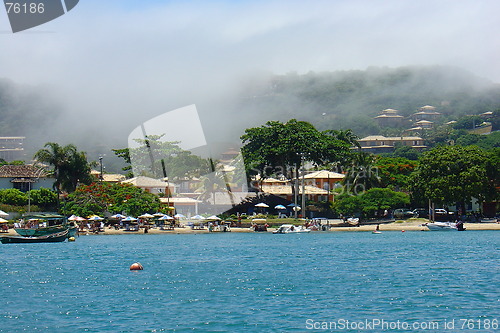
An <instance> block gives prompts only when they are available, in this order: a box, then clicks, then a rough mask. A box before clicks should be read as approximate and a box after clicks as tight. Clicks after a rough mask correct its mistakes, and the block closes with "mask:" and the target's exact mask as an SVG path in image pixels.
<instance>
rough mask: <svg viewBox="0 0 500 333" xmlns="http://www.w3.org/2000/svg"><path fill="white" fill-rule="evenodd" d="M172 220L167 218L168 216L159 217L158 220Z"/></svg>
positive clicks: (170, 217)
mask: <svg viewBox="0 0 500 333" xmlns="http://www.w3.org/2000/svg"><path fill="white" fill-rule="evenodd" d="M173 219H174V218H173V217H172V216H169V215H163V216H162V217H160V218H159V219H158V220H173Z"/></svg>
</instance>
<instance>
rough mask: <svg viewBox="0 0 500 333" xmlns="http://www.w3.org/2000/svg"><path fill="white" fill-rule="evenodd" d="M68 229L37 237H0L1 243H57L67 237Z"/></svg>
mask: <svg viewBox="0 0 500 333" xmlns="http://www.w3.org/2000/svg"><path fill="white" fill-rule="evenodd" d="M68 234H69V230H68V229H66V230H64V231H61V232H56V233H54V234H49V235H45V236H39V237H23V236H3V237H1V238H0V241H1V242H2V244H11V243H57V242H64V241H65V240H66V238H68Z"/></svg>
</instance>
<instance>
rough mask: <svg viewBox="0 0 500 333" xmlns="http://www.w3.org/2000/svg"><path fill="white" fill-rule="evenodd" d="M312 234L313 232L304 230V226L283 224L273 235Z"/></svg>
mask: <svg viewBox="0 0 500 333" xmlns="http://www.w3.org/2000/svg"><path fill="white" fill-rule="evenodd" d="M305 232H311V230H309V229H306V228H304V227H303V226H301V225H299V226H295V225H293V224H283V225H282V226H281V227H279V228H278V230H276V231H273V234H295V233H305Z"/></svg>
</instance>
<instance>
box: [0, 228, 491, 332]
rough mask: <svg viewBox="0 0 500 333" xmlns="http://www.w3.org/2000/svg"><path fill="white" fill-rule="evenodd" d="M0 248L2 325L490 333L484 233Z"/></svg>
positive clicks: (136, 238) (144, 239)
mask: <svg viewBox="0 0 500 333" xmlns="http://www.w3.org/2000/svg"><path fill="white" fill-rule="evenodd" d="M0 253H1V258H2V266H1V269H0V281H1V286H2V287H1V288H2V289H1V296H2V297H1V301H0V313H1V314H2V315H1V317H2V320H1V321H0V331H2V332H19V331H28V332H32V331H46V332H83V331H89V332H160V331H178V332H187V331H199V332H289V331H290V332H310V331H318V332H319V331H333V332H364V331H371V332H382V331H388V332H457V331H464V332H498V331H500V329H498V326H495V323H496V325H498V321H496V320H500V272H499V268H500V260H499V259H500V233H499V232H495V231H466V232H406V233H402V232H384V233H382V234H379V235H373V234H371V233H364V232H352V233H347V232H346V233H310V234H301V235H298V234H296V235H273V234H269V233H266V234H261V233H249V234H246V233H245V234H242V233H225V234H215V233H214V234H203V235H201V234H198V235H119V236H84V237H80V238H78V239H77V241H76V242H74V243H67V242H65V243H55V244H4V245H0ZM136 261H138V262H140V263H141V264H142V265H143V266H144V270H143V271H130V270H129V267H130V265H131V264H132V263H134V262H136ZM462 319H463V320H462ZM465 319H467V320H469V321H467V322H465V321H464V320H465ZM335 325H336V326H335ZM375 325H376V326H375ZM383 325H385V326H383ZM433 325H434V326H433ZM436 325H437V326H436ZM467 325H468V326H467ZM326 328H327V329H326ZM462 328H463V329H462ZM325 329H326V330H325Z"/></svg>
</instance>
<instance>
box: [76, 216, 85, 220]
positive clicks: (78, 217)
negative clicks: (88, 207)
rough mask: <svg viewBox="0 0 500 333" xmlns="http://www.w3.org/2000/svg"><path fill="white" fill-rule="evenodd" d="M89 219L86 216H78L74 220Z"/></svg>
mask: <svg viewBox="0 0 500 333" xmlns="http://www.w3.org/2000/svg"><path fill="white" fill-rule="evenodd" d="M86 220H87V219H86V218H85V217H81V216H77V217H75V219H74V221H86Z"/></svg>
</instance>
